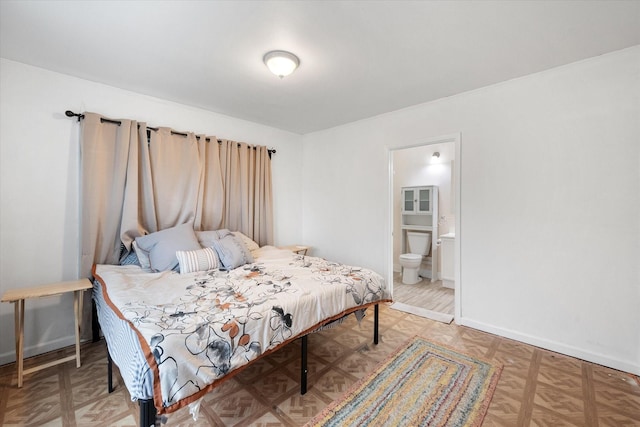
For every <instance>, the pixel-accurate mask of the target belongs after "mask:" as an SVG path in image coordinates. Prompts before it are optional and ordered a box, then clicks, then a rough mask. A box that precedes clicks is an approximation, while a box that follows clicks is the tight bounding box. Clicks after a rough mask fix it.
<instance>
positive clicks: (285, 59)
mask: <svg viewBox="0 0 640 427" xmlns="http://www.w3.org/2000/svg"><path fill="white" fill-rule="evenodd" d="M262 60H263V61H264V63H265V65H266V66H267V68H269V70H271V72H272V73H273V74H275V75H276V76H278V77H280V78H283V77H285V76H288V75H289V74H291V73H293V72H294V71H295V70H296V68H298V66H299V65H300V59H298V57H297V56H295V55H294V54H293V53H291V52H287V51H284V50H272V51H271V52H267V53H266V54H265V55H264V57H263V58H262Z"/></svg>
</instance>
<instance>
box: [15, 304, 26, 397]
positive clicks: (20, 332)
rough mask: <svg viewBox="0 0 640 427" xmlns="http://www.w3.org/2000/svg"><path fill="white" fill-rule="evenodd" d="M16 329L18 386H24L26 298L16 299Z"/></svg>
mask: <svg viewBox="0 0 640 427" xmlns="http://www.w3.org/2000/svg"><path fill="white" fill-rule="evenodd" d="M13 303H14V314H15V329H16V332H15V334H16V367H17V368H18V388H20V387H22V371H23V368H24V364H23V362H24V353H23V347H24V300H23V299H21V300H17V301H14V302H13Z"/></svg>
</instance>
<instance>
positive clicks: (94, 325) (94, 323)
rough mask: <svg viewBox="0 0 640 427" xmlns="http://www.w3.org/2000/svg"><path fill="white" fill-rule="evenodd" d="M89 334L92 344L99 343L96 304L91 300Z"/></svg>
mask: <svg viewBox="0 0 640 427" xmlns="http://www.w3.org/2000/svg"><path fill="white" fill-rule="evenodd" d="M91 332H92V338H93V342H98V341H100V324H99V323H98V309H97V308H96V302H95V301H94V300H93V298H91Z"/></svg>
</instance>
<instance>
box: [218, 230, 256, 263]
mask: <svg viewBox="0 0 640 427" xmlns="http://www.w3.org/2000/svg"><path fill="white" fill-rule="evenodd" d="M213 249H215V250H216V252H217V253H218V258H220V262H221V263H222V265H223V266H224V268H226V269H227V270H233V269H234V268H237V267H240V266H241V265H245V264H249V263H250V262H253V256H251V252H250V251H249V249H247V246H246V245H245V244H244V242H243V241H242V239H240V238H239V237H237V236H235V235H233V234H231V233H229V234H227V235H226V236H224V237H222V238H220V239H218V240H214V241H213Z"/></svg>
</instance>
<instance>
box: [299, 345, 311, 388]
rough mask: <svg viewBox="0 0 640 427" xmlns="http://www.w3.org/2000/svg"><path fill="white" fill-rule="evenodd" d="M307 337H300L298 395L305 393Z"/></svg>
mask: <svg viewBox="0 0 640 427" xmlns="http://www.w3.org/2000/svg"><path fill="white" fill-rule="evenodd" d="M308 372H309V370H308V369H307V335H305V336H303V337H302V360H301V362H300V394H305V393H306V392H307V373H308Z"/></svg>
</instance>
